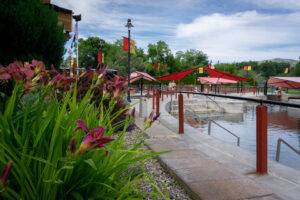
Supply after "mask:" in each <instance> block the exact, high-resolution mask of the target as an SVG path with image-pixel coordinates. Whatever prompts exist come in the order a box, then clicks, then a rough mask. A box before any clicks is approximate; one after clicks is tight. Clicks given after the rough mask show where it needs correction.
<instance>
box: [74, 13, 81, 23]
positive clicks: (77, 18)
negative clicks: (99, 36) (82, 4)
mask: <svg viewBox="0 0 300 200" xmlns="http://www.w3.org/2000/svg"><path fill="white" fill-rule="evenodd" d="M73 19H75V21H76V22H79V21H81V14H80V15H73Z"/></svg>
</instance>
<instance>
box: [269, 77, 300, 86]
mask: <svg viewBox="0 0 300 200" xmlns="http://www.w3.org/2000/svg"><path fill="white" fill-rule="evenodd" d="M268 85H271V86H275V87H285V88H300V77H271V78H269V80H268Z"/></svg>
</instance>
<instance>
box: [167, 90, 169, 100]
mask: <svg viewBox="0 0 300 200" xmlns="http://www.w3.org/2000/svg"><path fill="white" fill-rule="evenodd" d="M167 91H169V88H167ZM168 97H169V93H168V92H167V98H168Z"/></svg>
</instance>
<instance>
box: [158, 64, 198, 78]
mask: <svg viewBox="0 0 300 200" xmlns="http://www.w3.org/2000/svg"><path fill="white" fill-rule="evenodd" d="M196 69H198V67H196V68H193V69H188V70H184V71H181V72H176V73H173V74H169V75H166V76H161V77H158V78H157V80H168V81H178V80H181V79H182V78H183V77H185V76H187V75H188V74H190V73H192V72H193V71H195V70H196Z"/></svg>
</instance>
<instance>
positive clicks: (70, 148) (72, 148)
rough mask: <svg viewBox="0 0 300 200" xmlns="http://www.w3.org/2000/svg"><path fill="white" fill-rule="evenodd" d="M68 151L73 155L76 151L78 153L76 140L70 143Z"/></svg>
mask: <svg viewBox="0 0 300 200" xmlns="http://www.w3.org/2000/svg"><path fill="white" fill-rule="evenodd" d="M68 151H69V152H70V153H71V154H74V153H75V151H76V139H75V138H72V139H71V141H70V144H69V146H68Z"/></svg>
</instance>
